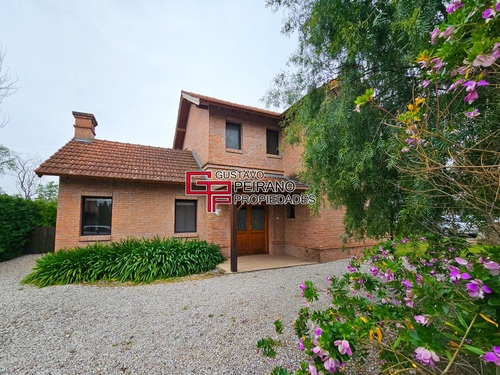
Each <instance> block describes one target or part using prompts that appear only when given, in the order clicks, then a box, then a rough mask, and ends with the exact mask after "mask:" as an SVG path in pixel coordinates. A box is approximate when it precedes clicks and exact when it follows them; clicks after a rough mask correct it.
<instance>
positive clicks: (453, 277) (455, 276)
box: [448, 266, 471, 284]
mask: <svg viewBox="0 0 500 375" xmlns="http://www.w3.org/2000/svg"><path fill="white" fill-rule="evenodd" d="M448 268H449V269H450V271H451V272H450V281H451V282H452V283H455V284H456V283H458V282H459V280H460V279H463V280H468V279H470V278H471V276H470V275H469V274H468V273H466V272H464V273H460V270H459V269H458V268H457V267H453V266H449V267H448Z"/></svg>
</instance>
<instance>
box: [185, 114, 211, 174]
mask: <svg viewBox="0 0 500 375" xmlns="http://www.w3.org/2000/svg"><path fill="white" fill-rule="evenodd" d="M208 118H209V116H208V109H203V108H199V107H197V106H195V105H191V106H190V108H189V117H188V120H187V125H186V136H185V138H184V149H188V150H191V151H194V153H195V154H196V157H197V158H198V161H199V162H200V164H201V165H205V164H206V163H207V162H208V150H209V144H210V143H209V137H208V132H209V128H208Z"/></svg>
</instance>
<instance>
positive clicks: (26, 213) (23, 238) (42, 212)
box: [0, 194, 57, 261]
mask: <svg viewBox="0 0 500 375" xmlns="http://www.w3.org/2000/svg"><path fill="white" fill-rule="evenodd" d="M56 212H57V202H46V201H44V200H35V201H32V200H30V199H25V198H20V197H14V196H10V195H4V194H2V195H0V261H5V260H9V259H12V258H15V257H17V256H19V255H22V254H23V249H24V248H25V246H26V245H27V244H28V243H29V241H30V236H31V233H32V232H33V230H34V229H35V228H36V227H38V226H55V221H56Z"/></svg>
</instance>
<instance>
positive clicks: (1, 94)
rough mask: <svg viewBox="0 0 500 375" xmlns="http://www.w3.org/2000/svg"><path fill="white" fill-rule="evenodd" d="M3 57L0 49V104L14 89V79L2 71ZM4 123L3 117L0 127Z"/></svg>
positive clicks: (3, 54) (3, 53)
mask: <svg viewBox="0 0 500 375" xmlns="http://www.w3.org/2000/svg"><path fill="white" fill-rule="evenodd" d="M4 57H5V52H3V51H2V49H0V104H2V101H3V100H4V99H5V98H6V97H7V96H9V95H11V94H12V92H13V91H15V87H14V83H15V81H12V79H11V78H10V76H9V74H8V73H2V65H3V59H4ZM6 123H7V120H6V119H4V120H3V121H2V122H1V123H0V129H1V128H3V127H4V126H5V124H6ZM0 160H1V159H0Z"/></svg>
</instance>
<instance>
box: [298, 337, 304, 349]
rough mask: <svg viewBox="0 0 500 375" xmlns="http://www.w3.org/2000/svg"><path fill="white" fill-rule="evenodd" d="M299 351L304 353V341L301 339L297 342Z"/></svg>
mask: <svg viewBox="0 0 500 375" xmlns="http://www.w3.org/2000/svg"><path fill="white" fill-rule="evenodd" d="M299 349H300V350H302V351H304V339H302V338H301V339H300V341H299Z"/></svg>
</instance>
